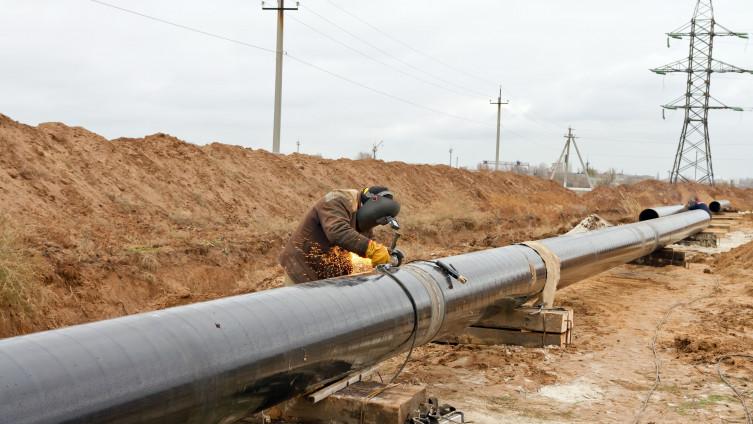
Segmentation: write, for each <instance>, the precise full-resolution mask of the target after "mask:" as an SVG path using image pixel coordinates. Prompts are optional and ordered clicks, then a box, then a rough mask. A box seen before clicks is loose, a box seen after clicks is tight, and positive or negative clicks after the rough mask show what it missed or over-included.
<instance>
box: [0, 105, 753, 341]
mask: <svg viewBox="0 0 753 424" xmlns="http://www.w3.org/2000/svg"><path fill="white" fill-rule="evenodd" d="M0 146H1V147H2V153H1V154H0V196H1V198H2V210H1V211H0V232H2V233H3V234H2V237H0V301H1V302H2V303H3V307H2V308H1V309H0V337H3V336H9V335H14V334H21V333H26V332H30V331H38V330H43V329H48V328H54V327H58V326H62V325H70V324H75V323H81V322H86V321H92V320H98V319H104V318H108V317H113V316H118V315H123V314H131V313H136V312H142V311H147V310H153V309H157V308H162V307H167V306H173V305H178V304H183V303H190V302H196V301H201V300H206V299H211V298H216V297H220V296H226V295H231V294H238V293H246V292H251V291H255V290H260V289H266V288H270V287H275V286H277V285H279V284H280V277H281V275H282V274H281V269H280V268H279V267H278V266H277V265H276V256H277V254H278V252H279V250H280V248H281V246H282V243H284V241H285V240H286V238H287V237H288V236H289V234H290V232H291V231H292V230H293V229H294V228H295V226H296V225H297V221H298V219H299V218H300V217H301V216H302V215H303V214H304V213H305V211H306V209H307V208H308V207H309V206H310V205H311V204H312V203H313V202H314V201H315V200H317V199H318V198H319V197H320V196H322V195H323V194H324V193H326V192H327V191H328V190H329V189H331V188H351V187H352V188H360V187H364V186H368V185H372V184H382V185H386V186H389V187H390V188H391V189H392V190H393V191H395V192H396V193H397V194H398V196H399V198H400V200H401V202H402V203H403V205H404V207H403V211H402V212H401V216H400V218H401V223H402V225H403V227H404V230H403V233H404V238H403V239H401V243H402V244H401V246H402V247H403V248H404V249H405V250H406V251H407V254H408V256H409V257H410V258H414V259H415V258H420V257H430V256H436V255H443V254H449V253H455V252H461V251H468V250H474V249H482V248H487V247H490V246H500V245H506V244H509V243H511V242H515V241H522V240H525V239H531V238H541V237H546V236H551V235H555V234H559V233H561V232H564V231H566V230H568V229H569V228H571V227H572V226H573V225H574V224H576V223H577V222H578V221H580V220H581V219H582V218H583V217H585V216H587V215H588V214H590V213H599V214H600V215H601V216H603V217H604V218H606V219H607V220H610V221H613V222H621V221H622V222H624V221H627V220H632V219H633V217H634V216H637V213H638V211H639V210H640V209H641V208H642V207H645V206H653V205H656V204H669V203H677V202H682V201H684V200H685V199H687V198H688V197H689V196H690V195H692V194H698V195H700V196H701V197H704V198H726V199H730V200H732V201H733V202H734V204H735V205H736V206H738V207H740V208H746V209H749V208H752V207H753V191H746V190H740V189H732V188H728V187H723V188H715V189H711V188H709V187H703V186H696V185H683V186H679V187H678V186H670V185H666V184H662V183H659V182H654V181H650V182H643V183H640V184H637V185H633V186H625V187H617V188H599V189H597V190H595V191H594V192H593V193H589V194H586V195H584V196H577V195H576V194H574V193H572V192H570V191H568V190H565V189H563V188H561V187H560V186H558V185H557V184H555V183H553V182H550V181H546V180H542V179H538V178H532V177H527V176H520V175H515V174H510V173H489V172H471V171H466V170H460V169H451V168H449V167H447V166H429V165H409V164H405V163H401V162H390V163H385V162H382V161H374V160H361V161H353V160H348V159H339V160H326V159H321V158H318V157H311V156H306V155H299V154H293V155H288V156H278V155H273V154H270V153H268V152H266V151H263V150H251V149H245V148H241V147H236V146H228V145H223V144H218V143H213V144H210V145H206V146H197V145H193V144H189V143H185V142H183V141H181V140H178V139H176V138H174V137H171V136H169V135H165V134H155V135H151V136H147V137H145V138H140V139H115V140H107V139H105V138H103V137H101V136H99V135H97V134H94V133H92V132H89V131H87V130H85V129H83V128H77V127H68V126H66V125H64V124H60V123H47V124H41V125H39V126H37V127H32V126H28V125H23V124H20V123H17V122H15V121H13V120H11V119H9V118H8V117H5V116H3V115H0ZM379 236H380V237H381V238H382V239H383V241H387V240H388V237H389V235H388V234H387V233H382V234H380V235H379Z"/></svg>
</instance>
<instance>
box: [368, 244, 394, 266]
mask: <svg viewBox="0 0 753 424" xmlns="http://www.w3.org/2000/svg"><path fill="white" fill-rule="evenodd" d="M366 257H367V258H369V259H371V264H372V265H374V266H377V265H382V264H387V263H389V262H390V252H389V251H388V250H387V248H386V247H385V246H384V245H383V244H380V243H377V242H375V241H374V240H369V247H367V248H366Z"/></svg>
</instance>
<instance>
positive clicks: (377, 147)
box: [371, 140, 384, 160]
mask: <svg viewBox="0 0 753 424" xmlns="http://www.w3.org/2000/svg"><path fill="white" fill-rule="evenodd" d="M382 144H384V140H380V141H379V143H374V147H372V148H371V153H372V155H371V158H372V159H374V160H376V152H377V150H379V147H380V146H381V145H382Z"/></svg>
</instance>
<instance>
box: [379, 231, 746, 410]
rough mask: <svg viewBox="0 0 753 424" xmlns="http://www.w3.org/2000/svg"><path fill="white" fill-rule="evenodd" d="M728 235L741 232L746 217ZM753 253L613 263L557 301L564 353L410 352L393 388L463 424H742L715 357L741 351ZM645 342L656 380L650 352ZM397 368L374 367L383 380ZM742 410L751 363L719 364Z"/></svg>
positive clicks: (433, 348) (464, 348)
mask: <svg viewBox="0 0 753 424" xmlns="http://www.w3.org/2000/svg"><path fill="white" fill-rule="evenodd" d="M738 231H742V232H745V233H748V234H753V220H750V219H748V220H747V222H745V223H744V224H743V225H742V226H741V227H739V228H738ZM752 262H753V243H750V244H746V245H744V246H742V247H740V248H737V249H735V250H733V251H732V252H728V253H724V254H721V255H716V257H714V256H710V255H707V254H699V256H698V257H697V258H696V259H695V260H694V263H691V264H689V267H688V268H681V267H666V268H652V267H642V266H636V265H624V266H621V267H618V268H615V269H613V270H611V271H609V272H606V273H603V274H601V275H599V276H597V277H595V278H591V279H589V280H586V281H583V282H580V283H578V284H575V285H572V286H570V287H568V288H566V289H564V290H563V291H562V292H561V293H559V294H558V302H559V303H560V304H561V305H563V306H569V307H572V308H573V309H574V313H575V332H574V337H573V343H572V345H571V346H568V347H566V348H554V347H549V348H539V349H525V348H520V347H513V346H469V345H458V346H448V345H437V344H432V345H428V346H424V347H420V348H418V349H417V351H416V352H415V353H414V355H413V357H412V359H411V361H410V362H409V363H408V366H407V367H406V370H405V372H404V373H403V374H402V375H401V377H400V379H399V381H402V382H413V383H423V384H427V385H428V386H429V391H430V393H432V394H433V395H436V396H438V397H439V398H440V399H441V400H443V401H445V402H448V403H450V404H453V405H455V406H457V407H459V408H460V409H461V410H464V411H466V412H467V414H468V418H469V419H471V420H473V422H475V423H479V424H481V423H499V422H510V423H516V422H520V423H524V422H525V423H537V422H545V423H552V422H562V423H572V422H589V423H590V422H615V423H624V422H635V421H636V420H638V422H642V423H651V422H655V423H665V422H672V423H685V422H693V421H695V422H710V423H730V422H745V415H744V411H743V409H742V407H741V405H740V402H739V400H738V399H737V398H736V397H735V395H734V393H733V392H732V390H731V389H730V388H729V387H727V386H726V385H724V384H723V383H722V382H721V380H720V378H719V376H718V375H717V372H716V369H715V364H716V360H717V358H718V357H720V356H721V355H726V354H735V353H742V354H751V353H753V289H752V287H753V271H752V270H750V264H751V263H752ZM668 311H671V313H670V314H669V316H668V318H667V319H666V322H664V323H663V325H662V326H661V330H660V332H659V335H658V337H657V342H656V352H657V359H658V361H659V363H660V380H659V383H658V385H657V386H656V390H655V391H654V392H653V393H652V395H651V398H650V399H649V401H648V403H647V404H646V408H645V411H644V412H641V408H642V405H643V403H644V402H645V400H646V398H647V396H648V394H649V393H650V392H651V388H652V387H653V386H654V384H655V381H656V370H655V363H654V356H653V353H652V349H651V342H652V339H653V337H654V334H655V333H656V330H657V326H659V324H660V323H661V322H662V320H663V319H664V317H665V315H666V314H667V312H668ZM402 359H403V358H402V357H401V358H395V359H393V360H391V361H390V363H388V364H386V365H385V366H384V367H383V370H382V373H383V374H384V375H385V376H389V375H391V374H390V373H391V372H393V371H394V369H396V367H397V365H398V364H399V363H401V361H402ZM721 368H722V370H723V372H724V373H725V375H726V376H728V377H729V378H730V379H731V382H732V383H733V384H734V385H735V386H736V387H738V389H740V390H742V391H743V393H745V395H746V400H747V402H748V405H749V408H753V399H752V398H751V394H753V361H750V360H743V359H736V360H734V361H726V362H724V363H723V364H722V366H721Z"/></svg>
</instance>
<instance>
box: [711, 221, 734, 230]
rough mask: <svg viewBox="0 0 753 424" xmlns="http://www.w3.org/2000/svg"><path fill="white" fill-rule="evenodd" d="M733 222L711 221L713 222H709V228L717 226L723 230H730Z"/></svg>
mask: <svg viewBox="0 0 753 424" xmlns="http://www.w3.org/2000/svg"><path fill="white" fill-rule="evenodd" d="M731 226H732V224H729V223H723V222H714V221H711V224H709V228H716V229H721V230H729V229H730V227H731Z"/></svg>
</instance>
